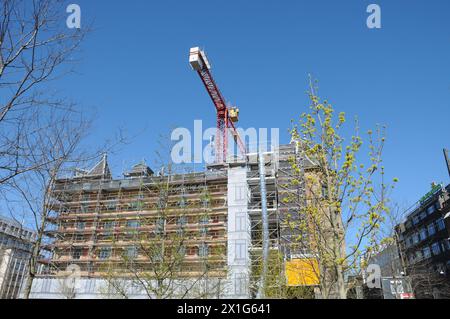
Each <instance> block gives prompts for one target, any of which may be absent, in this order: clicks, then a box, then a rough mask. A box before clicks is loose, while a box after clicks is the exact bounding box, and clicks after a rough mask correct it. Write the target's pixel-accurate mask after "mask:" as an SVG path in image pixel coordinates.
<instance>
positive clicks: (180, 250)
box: [178, 245, 186, 257]
mask: <svg viewBox="0 0 450 319" xmlns="http://www.w3.org/2000/svg"><path fill="white" fill-rule="evenodd" d="M178 256H179V257H184V256H186V247H185V246H183V245H181V246H180V247H178Z"/></svg>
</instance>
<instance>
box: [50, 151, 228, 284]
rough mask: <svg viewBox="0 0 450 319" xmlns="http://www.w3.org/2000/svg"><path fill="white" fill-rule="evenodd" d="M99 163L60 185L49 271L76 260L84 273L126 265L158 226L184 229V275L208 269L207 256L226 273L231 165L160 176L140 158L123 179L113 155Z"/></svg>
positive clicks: (58, 271)
mask: <svg viewBox="0 0 450 319" xmlns="http://www.w3.org/2000/svg"><path fill="white" fill-rule="evenodd" d="M103 161H105V159H104V160H103ZM99 166H102V167H103V171H102V172H101V174H95V175H94V174H92V173H91V174H89V173H84V174H81V175H77V176H75V177H73V178H67V179H61V180H58V181H57V182H56V184H55V186H54V188H53V195H54V196H53V198H54V199H55V205H54V207H53V211H54V216H53V217H51V218H49V222H50V223H52V224H53V225H54V227H53V229H52V230H49V231H48V232H47V234H48V235H49V236H52V237H53V238H54V241H53V242H52V243H50V244H48V245H47V247H48V248H50V249H52V252H53V254H52V257H51V258H50V260H47V262H48V263H49V264H50V265H51V266H52V269H53V271H52V272H51V273H50V274H45V275H46V276H54V277H64V276H65V275H66V272H65V270H66V269H67V267H69V266H70V265H73V264H76V265H78V266H79V267H80V269H81V276H82V277H87V278H102V277H104V276H105V275H107V274H106V273H105V272H106V271H107V269H108V268H110V267H112V266H113V267H114V268H116V267H120V266H121V264H122V263H123V262H124V261H123V258H122V256H123V254H124V253H127V252H129V251H130V250H131V248H133V247H138V248H139V244H140V240H141V239H142V236H143V235H145V236H146V238H147V239H148V241H151V240H155V241H156V240H157V239H158V238H157V237H156V235H157V234H158V233H159V232H161V231H163V232H164V233H165V234H176V233H179V232H180V230H181V228H182V231H183V232H184V234H185V235H186V239H185V240H184V244H185V246H186V247H185V249H186V258H185V263H184V265H183V270H182V276H184V277H189V276H196V275H198V274H199V273H200V272H202V269H203V268H204V267H202V266H201V265H202V264H204V263H205V258H204V257H207V258H206V259H207V261H208V267H209V275H211V276H216V277H225V275H226V255H225V251H226V237H227V236H226V217H227V216H226V215H227V206H226V191H227V174H226V171H206V172H204V173H189V174H177V175H160V176H155V175H154V174H153V172H152V171H151V170H149V169H148V168H147V167H146V166H145V165H143V164H139V165H137V166H135V167H134V168H133V171H131V172H128V173H125V175H124V179H120V180H113V179H112V178H111V177H110V173H109V170H108V169H107V164H106V162H103V163H99V164H98V165H97V166H96V167H99ZM94 171H95V169H94ZM165 181H167V182H168V185H169V186H170V187H169V188H168V189H167V191H168V193H167V194H165V195H164V196H165V198H166V200H167V203H165V204H164V205H165V213H164V216H162V214H161V202H160V199H161V194H160V193H159V191H160V190H158V185H159V184H160V183H161V182H165ZM205 194H207V196H205ZM206 197H207V199H206ZM205 247H206V248H205ZM205 250H207V251H205ZM205 255H206V256H205ZM133 259H134V261H133V262H134V263H135V264H137V265H139V267H142V268H144V269H145V267H146V265H147V266H148V265H149V264H150V263H151V262H150V260H149V259H148V258H146V256H145V254H141V253H140V252H139V251H137V252H136V256H134V258H133ZM126 275H127V274H125V273H124V276H126Z"/></svg>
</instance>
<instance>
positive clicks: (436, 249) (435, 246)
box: [431, 243, 441, 256]
mask: <svg viewBox="0 0 450 319" xmlns="http://www.w3.org/2000/svg"><path fill="white" fill-rule="evenodd" d="M431 249H432V250H433V254H434V255H435V256H437V255H439V254H440V253H441V247H440V246H439V243H434V244H433V245H432V246H431Z"/></svg>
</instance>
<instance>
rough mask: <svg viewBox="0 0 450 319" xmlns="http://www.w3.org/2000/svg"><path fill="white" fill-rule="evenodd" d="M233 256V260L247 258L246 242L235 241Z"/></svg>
mask: <svg viewBox="0 0 450 319" xmlns="http://www.w3.org/2000/svg"><path fill="white" fill-rule="evenodd" d="M234 247H235V257H234V260H240V261H243V260H246V259H247V243H246V242H245V241H243V240H240V241H237V242H236V243H235V246H234Z"/></svg>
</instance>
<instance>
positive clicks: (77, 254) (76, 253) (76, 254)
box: [72, 248, 83, 260]
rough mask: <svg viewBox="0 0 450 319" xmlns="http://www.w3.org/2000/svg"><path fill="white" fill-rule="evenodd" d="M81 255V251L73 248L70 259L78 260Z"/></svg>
mask: <svg viewBox="0 0 450 319" xmlns="http://www.w3.org/2000/svg"><path fill="white" fill-rule="evenodd" d="M82 255H83V251H82V250H81V249H80V248H75V249H74V250H73V251H72V259H74V260H80V259H81V256H82Z"/></svg>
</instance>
